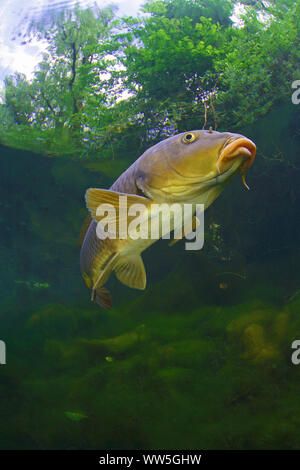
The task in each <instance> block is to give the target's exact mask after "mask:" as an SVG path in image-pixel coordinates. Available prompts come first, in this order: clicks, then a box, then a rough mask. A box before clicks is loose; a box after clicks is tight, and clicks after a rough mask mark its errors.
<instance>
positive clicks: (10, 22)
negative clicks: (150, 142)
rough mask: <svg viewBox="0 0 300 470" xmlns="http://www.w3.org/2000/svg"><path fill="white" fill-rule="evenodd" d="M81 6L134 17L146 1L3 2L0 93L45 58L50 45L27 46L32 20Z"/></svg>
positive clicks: (0, 11)
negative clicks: (16, 74)
mask: <svg viewBox="0 0 300 470" xmlns="http://www.w3.org/2000/svg"><path fill="white" fill-rule="evenodd" d="M78 3H79V4H80V5H81V6H82V7H93V5H95V4H96V5H98V6H100V7H101V6H105V5H108V4H109V3H114V4H116V5H118V7H119V15H121V16H125V15H132V16H134V15H136V14H137V12H138V10H139V7H140V6H141V5H142V4H143V3H144V0H0V18H1V22H0V91H1V89H3V80H4V78H5V76H7V75H10V74H12V73H13V72H20V73H24V74H25V75H26V76H27V77H28V78H29V79H30V78H31V77H32V76H33V71H34V68H35V66H36V65H37V64H38V63H39V62H40V61H41V59H42V53H43V51H44V50H45V48H46V43H44V44H43V43H41V41H38V40H32V42H31V43H30V44H24V37H23V35H24V34H25V33H26V31H27V29H28V26H29V24H30V21H31V20H33V19H43V20H44V21H47V16H48V15H49V10H53V9H61V8H63V7H66V6H68V7H72V6H74V5H75V4H78ZM234 16H235V15H233V18H234ZM22 43H23V44H22ZM0 101H1V95H0Z"/></svg>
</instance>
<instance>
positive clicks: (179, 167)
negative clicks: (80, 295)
mask: <svg viewBox="0 0 300 470" xmlns="http://www.w3.org/2000/svg"><path fill="white" fill-rule="evenodd" d="M255 154H256V145H255V144H254V142H252V141H251V140H250V139H248V138H247V137H245V136H243V135H241V134H234V133H231V132H218V131H213V130H212V129H209V130H193V131H187V132H183V133H180V134H175V135H173V136H171V137H168V138H166V139H164V140H162V141H161V142H159V143H157V144H155V145H154V146H152V147H150V148H149V149H148V150H146V151H145V152H144V153H143V154H142V155H141V156H140V157H139V158H138V159H137V160H136V161H135V162H134V163H133V164H132V165H131V166H129V168H127V169H126V170H125V171H124V172H123V173H122V174H121V175H120V176H119V177H118V178H117V179H116V181H115V182H114V183H113V184H112V186H111V187H110V188H109V189H101V188H89V189H87V191H86V193H85V202H86V207H87V209H88V211H89V215H88V217H87V220H86V221H85V223H84V228H83V230H82V232H83V233H82V234H81V236H82V244H81V250H80V269H81V274H82V277H83V280H84V282H85V284H86V286H87V287H88V288H89V289H90V292H91V300H92V301H94V302H96V303H98V304H99V305H100V306H102V307H104V308H107V309H108V308H111V306H112V300H111V295H110V293H109V291H108V290H107V289H106V287H104V285H105V283H106V282H107V280H108V278H109V277H110V275H111V273H112V272H114V273H115V275H116V277H117V278H118V279H119V281H120V282H122V283H123V284H125V285H126V286H128V287H130V288H135V289H140V290H143V289H145V287H146V271H145V267H144V263H143V261H142V257H141V253H142V252H143V251H144V250H145V249H147V248H148V247H149V246H151V245H152V244H153V243H155V241H157V239H158V238H161V237H162V236H164V235H166V233H165V232H163V229H162V227H161V226H162V221H161V220H160V219H159V218H158V216H157V214H156V215H153V212H152V209H153V207H156V205H157V204H166V205H167V207H171V206H172V204H177V206H178V207H183V205H184V204H192V205H193V207H196V206H195V204H203V205H204V208H205V210H206V209H207V208H208V207H209V206H210V205H211V204H212V203H213V201H214V200H215V199H216V198H217V197H218V196H219V195H220V194H221V192H222V191H223V190H224V189H225V187H226V186H227V185H228V184H229V182H230V181H231V180H232V179H233V178H234V177H235V176H236V175H237V174H240V175H241V177H242V183H243V185H244V186H245V187H246V188H247V189H249V187H248V185H247V183H246V181H245V173H246V171H247V170H248V169H249V168H250V166H251V165H252V163H253V160H254V158H255ZM135 204H140V205H141V207H142V208H144V209H142V210H141V213H140V219H139V220H140V226H139V229H140V230H141V228H142V227H148V225H147V224H148V222H149V221H150V222H151V221H152V219H155V217H156V219H155V220H156V221H157V220H158V222H157V224H158V225H159V230H160V232H159V235H158V237H151V236H148V237H144V238H142V237H140V238H138V239H136V238H135V237H133V235H132V233H133V232H130V233H129V227H130V222H131V221H132V220H133V219H134V217H131V218H130V215H129V214H130V208H133V207H136V206H135ZM177 206H176V207H177ZM100 207H104V208H107V207H112V208H113V209H114V213H113V215H108V216H106V222H107V225H106V226H105V228H104V225H105V224H104V218H103V212H101V214H100V215H99V208H100ZM193 210H194V213H193V214H192V217H193V220H191V221H190V222H191V230H192V227H195V226H197V224H195V209H193ZM154 214H155V211H154ZM125 216H126V217H127V222H128V223H129V225H128V231H125V232H124V231H122V229H121V226H122V218H124V217H125ZM108 225H109V226H108ZM111 227H112V228H111ZM126 227H127V226H126ZM175 228H178V227H176V226H175V222H174V216H173V219H172V221H171V223H170V227H169V230H170V231H173V230H175ZM99 229H100V232H101V230H102V235H101V236H99V232H98V230H99ZM146 230H149V229H148V228H146ZM104 232H107V233H106V235H105V234H104ZM151 234H152V232H151ZM184 234H186V232H184ZM103 235H104V236H103ZM148 235H149V234H148ZM105 236H106V238H105ZM182 236H184V235H183V232H182ZM180 238H181V237H180V236H178V239H180Z"/></svg>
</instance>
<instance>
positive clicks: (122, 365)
mask: <svg viewBox="0 0 300 470" xmlns="http://www.w3.org/2000/svg"><path fill="white" fill-rule="evenodd" d="M283 113H284V115H285V116H286V119H285V120H284V122H283V121H282V119H281V117H282V115H283ZM297 119H298V121H299V112H298V108H297V107H295V106H293V105H290V106H287V105H285V106H284V107H282V106H281V107H278V108H276V109H273V110H272V112H271V113H269V114H268V115H266V116H265V117H264V118H262V119H261V120H259V121H258V122H256V123H255V125H253V126H252V127H251V128H248V129H245V130H243V131H244V132H245V135H247V136H248V137H250V138H251V139H253V140H254V141H255V142H256V144H257V148H258V154H257V158H256V161H255V164H254V165H253V168H252V169H251V170H250V171H249V172H248V178H247V181H248V184H249V186H250V187H251V190H250V191H246V190H245V188H244V187H242V185H241V182H240V180H239V179H236V180H235V181H234V182H233V183H232V184H231V186H230V187H228V188H227V190H226V191H225V192H224V194H222V195H221V196H220V198H219V199H218V200H217V201H216V202H215V203H214V205H213V206H212V207H211V208H210V209H209V210H208V211H207V213H206V216H205V223H206V228H207V237H206V241H205V244H204V248H203V250H201V251H199V252H187V251H185V250H184V242H179V243H177V244H176V245H175V246H174V247H172V248H169V246H168V242H167V241H166V240H163V241H160V242H158V243H156V244H155V245H154V246H153V247H151V248H150V249H149V250H148V251H146V252H145V253H144V256H143V258H144V262H145V266H146V271H147V276H148V285H147V289H146V291H145V292H139V291H135V290H130V289H128V288H126V287H124V286H121V285H120V283H119V282H118V281H117V280H116V279H111V280H110V282H109V288H110V290H111V292H112V296H113V302H114V305H113V309H112V310H111V311H106V310H103V309H101V308H99V307H98V306H97V305H95V304H93V303H91V302H90V300H89V292H88V290H87V289H86V287H85V286H84V284H83V282H82V279H81V277H80V272H79V247H78V234H79V232H80V227H81V224H82V222H83V220H84V217H85V214H86V211H85V207H84V200H83V196H84V192H85V190H86V188H88V187H104V188H108V187H109V186H110V184H111V182H112V181H113V179H114V178H113V177H110V176H109V175H108V173H109V172H106V174H104V173H102V172H100V171H99V170H97V169H96V170H95V168H94V169H93V165H87V164H86V163H84V162H82V161H70V160H68V159H63V158H47V157H42V156H39V155H34V154H31V153H27V152H23V151H17V150H13V149H10V148H8V147H1V157H0V166H1V168H0V180H1V184H0V194H1V196H0V201H1V206H0V208H1V218H0V221H1V232H0V259H1V263H0V269H1V274H0V280H1V283H0V339H2V340H3V341H5V343H6V348H7V350H6V354H7V364H6V365H1V366H0V416H1V420H0V435H1V438H0V448H1V449H140V448H150V449H159V448H160V449H161V448H166V449H180V448H184V449H195V448H200V449H253V448H256V449H278V448H280V449H296V448H299V446H300V437H299V432H298V429H299V424H300V406H299V399H300V398H299V397H300V394H299V390H300V389H299V383H300V365H299V366H296V365H293V364H292V362H291V354H292V349H291V344H292V342H293V341H294V340H295V339H300V283H299V271H300V252H299V228H300V225H299V220H300V219H299V200H300V199H299V196H300V194H299V191H300V190H299V176H300V172H299V163H298V161H299V160H298V161H297V156H298V155H299V150H298V149H299V134H298V137H297V136H296V137H295V132H294V129H295V126H296V125H297V124H295V123H297ZM292 136H293V138H292ZM278 148H279V149H280V150H281V151H282V152H284V155H285V156H286V158H287V160H289V161H291V162H295V163H294V164H293V165H292V164H291V165H288V164H286V162H284V163H282V162H281V161H280V160H279V161H275V162H274V161H269V160H266V159H265V158H264V157H263V156H264V155H265V154H267V155H275V153H276V152H275V150H276V149H278ZM110 165H111V168H110V170H111V173H113V172H118V171H119V170H118V168H116V166H115V163H114V162H111V163H110ZM297 165H298V166H297ZM108 166H109V165H108ZM215 225H219V227H217V228H213V227H214V226H215Z"/></svg>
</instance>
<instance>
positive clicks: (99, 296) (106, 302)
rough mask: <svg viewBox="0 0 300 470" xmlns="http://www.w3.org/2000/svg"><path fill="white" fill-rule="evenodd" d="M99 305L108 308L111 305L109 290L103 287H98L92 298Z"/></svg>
mask: <svg viewBox="0 0 300 470" xmlns="http://www.w3.org/2000/svg"><path fill="white" fill-rule="evenodd" d="M93 300H94V301H95V302H96V303H97V304H98V305H100V307H103V308H106V309H110V308H111V307H112V300H111V295H110V293H109V291H108V290H107V289H106V288H105V287H98V289H97V290H96V292H95V297H94V299H93Z"/></svg>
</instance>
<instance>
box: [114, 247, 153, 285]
mask: <svg viewBox="0 0 300 470" xmlns="http://www.w3.org/2000/svg"><path fill="white" fill-rule="evenodd" d="M115 273H116V276H117V278H118V279H119V281H121V282H122V283H123V284H125V285H126V286H128V287H131V288H133V289H141V290H143V289H145V287H146V271H145V267H144V263H143V260H142V258H141V256H140V255H134V256H130V257H129V256H128V257H125V256H123V257H120V259H119V260H118V262H117V264H116V267H115Z"/></svg>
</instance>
